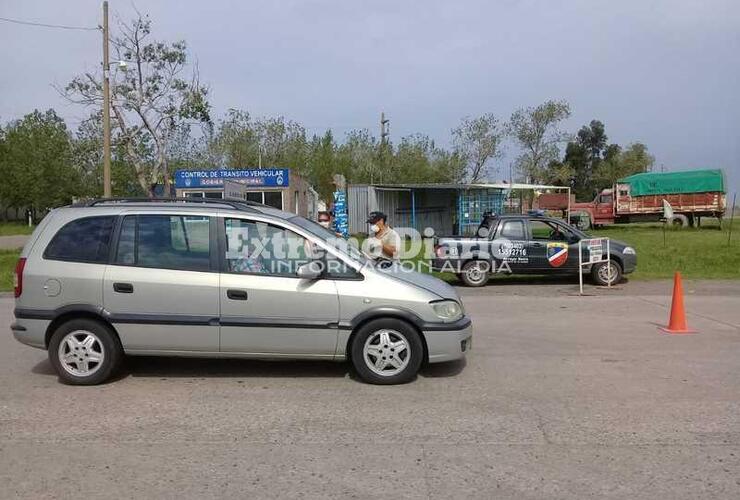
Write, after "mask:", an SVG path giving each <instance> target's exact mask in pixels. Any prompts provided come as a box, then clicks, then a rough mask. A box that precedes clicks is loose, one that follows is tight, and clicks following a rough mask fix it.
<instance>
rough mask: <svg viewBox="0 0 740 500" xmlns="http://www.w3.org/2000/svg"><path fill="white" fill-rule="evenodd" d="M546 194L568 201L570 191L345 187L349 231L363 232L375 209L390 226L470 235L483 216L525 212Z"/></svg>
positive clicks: (522, 186) (477, 186) (469, 186)
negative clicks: (486, 214) (488, 213)
mask: <svg viewBox="0 0 740 500" xmlns="http://www.w3.org/2000/svg"><path fill="white" fill-rule="evenodd" d="M548 191H550V192H552V191H558V192H562V193H563V195H564V197H566V200H568V201H569V199H570V188H568V187H563V186H545V185H536V184H507V183H493V184H394V185H391V184H352V185H349V186H348V188H347V206H348V215H349V232H350V233H351V234H357V233H365V232H367V224H366V222H365V221H366V219H367V214H368V213H369V212H372V211H374V210H379V211H381V212H384V213H385V214H387V215H388V223H389V224H390V225H391V226H393V227H412V228H414V229H416V230H417V231H423V230H424V229H425V228H428V227H431V228H432V229H434V232H435V234H463V235H465V234H473V233H474V232H475V230H476V229H477V227H478V224H479V223H480V221H481V219H482V217H483V214H485V213H487V212H491V213H523V212H525V211H526V210H529V209H531V208H535V207H536V198H537V194H538V193H540V192H548ZM564 215H565V214H564Z"/></svg>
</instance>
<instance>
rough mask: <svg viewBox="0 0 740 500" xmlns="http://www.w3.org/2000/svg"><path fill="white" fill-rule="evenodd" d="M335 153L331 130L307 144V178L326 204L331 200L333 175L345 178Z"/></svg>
mask: <svg viewBox="0 0 740 500" xmlns="http://www.w3.org/2000/svg"><path fill="white" fill-rule="evenodd" d="M336 151H337V146H336V143H335V142H334V136H333V134H332V133H331V130H327V131H326V133H325V134H324V135H323V136H322V137H319V136H318V135H314V136H313V138H312V139H311V143H310V144H309V154H308V178H309V180H310V182H311V184H313V186H314V189H316V191H317V192H318V193H319V196H320V197H321V198H322V199H323V200H325V201H327V202H330V201H331V200H332V193H333V192H334V187H333V185H332V180H333V178H332V177H333V176H334V174H343V175H345V176H346V171H343V170H344V169H342V168H339V167H340V162H339V161H338V158H337V154H336Z"/></svg>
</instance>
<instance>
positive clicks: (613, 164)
mask: <svg viewBox="0 0 740 500" xmlns="http://www.w3.org/2000/svg"><path fill="white" fill-rule="evenodd" d="M654 162H655V158H653V156H651V155H650V153H648V149H647V146H645V145H644V144H642V143H640V142H636V143H634V144H630V145H629V146H628V147H627V149H625V150H622V148H620V147H619V146H617V145H616V144H611V145H610V146H608V147H607V150H606V152H605V154H604V160H603V161H602V162H601V163H600V164H599V166H598V168H597V169H596V171H595V172H594V183H595V187H596V188H597V189H603V188H608V187H611V186H613V185H614V184H615V183H616V182H617V181H618V180H619V179H621V178H623V177H627V176H629V175H632V174H639V173H642V172H647V171H649V170H650V169H651V168H652V166H653V163H654Z"/></svg>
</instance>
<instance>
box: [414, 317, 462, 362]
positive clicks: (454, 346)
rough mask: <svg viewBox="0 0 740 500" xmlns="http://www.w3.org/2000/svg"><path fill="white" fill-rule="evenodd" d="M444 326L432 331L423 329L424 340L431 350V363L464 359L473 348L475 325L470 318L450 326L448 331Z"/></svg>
mask: <svg viewBox="0 0 740 500" xmlns="http://www.w3.org/2000/svg"><path fill="white" fill-rule="evenodd" d="M443 327H444V325H443V326H439V327H436V326H435V328H434V329H433V330H432V329H427V328H425V329H423V330H422V331H423V333H424V338H425V339H426V342H427V348H428V350H429V362H430V363H441V362H443V361H454V360H456V359H461V358H464V357H465V355H466V354H467V353H468V351H470V348H471V347H472V344H471V341H472V338H473V323H472V322H471V321H470V318H463V320H461V321H458V322H456V323H453V324H450V325H449V326H448V329H442V328H443Z"/></svg>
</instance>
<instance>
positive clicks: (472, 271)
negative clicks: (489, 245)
mask: <svg viewBox="0 0 740 500" xmlns="http://www.w3.org/2000/svg"><path fill="white" fill-rule="evenodd" d="M490 269H491V266H489V265H488V262H486V261H483V260H471V261H470V262H466V263H465V265H464V266H463V268H462V273H461V274H460V279H462V281H463V283H465V286H484V285H485V284H486V283H488V272H489V271H490Z"/></svg>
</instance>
